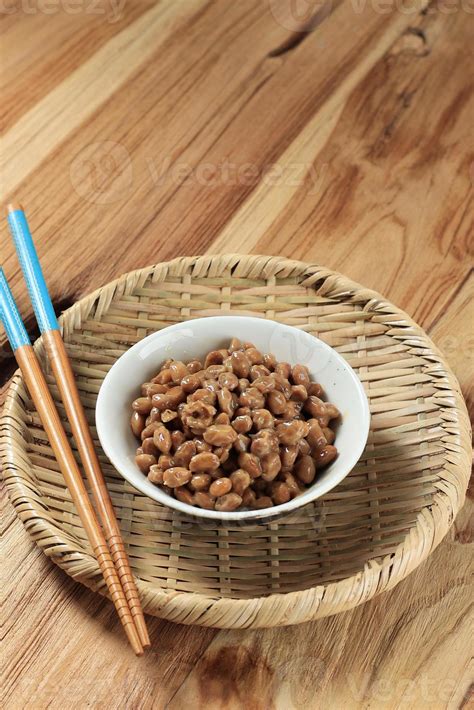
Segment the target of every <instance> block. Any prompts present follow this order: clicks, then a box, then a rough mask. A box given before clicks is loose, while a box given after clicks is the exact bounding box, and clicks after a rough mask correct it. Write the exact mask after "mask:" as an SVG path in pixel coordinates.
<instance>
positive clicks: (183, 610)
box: [0, 254, 471, 628]
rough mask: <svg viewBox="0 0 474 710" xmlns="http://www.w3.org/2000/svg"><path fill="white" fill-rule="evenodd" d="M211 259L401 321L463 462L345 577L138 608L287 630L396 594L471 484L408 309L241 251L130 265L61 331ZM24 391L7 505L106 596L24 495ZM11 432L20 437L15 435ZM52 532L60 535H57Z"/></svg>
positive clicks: (171, 616)
mask: <svg viewBox="0 0 474 710" xmlns="http://www.w3.org/2000/svg"><path fill="white" fill-rule="evenodd" d="M216 261H217V262H219V267H220V268H219V269H218V270H217V272H222V271H224V270H225V269H226V268H229V267H231V268H233V269H236V270H237V271H238V270H239V268H240V269H241V270H243V271H245V269H246V268H248V269H249V270H250V272H252V271H254V272H255V271H258V273H259V277H258V278H267V277H268V276H274V277H276V276H281V275H283V274H284V273H285V272H288V271H289V272H290V273H293V272H294V273H295V275H298V276H299V279H300V281H304V280H306V279H309V280H310V282H311V283H309V284H308V285H309V286H312V287H313V288H314V287H315V286H316V285H317V284H318V282H321V283H323V284H326V282H327V281H328V280H329V281H330V284H329V285H330V286H332V288H331V289H330V290H329V293H330V294H331V295H332V297H333V298H334V297H335V293H333V290H334V289H335V288H336V290H338V291H339V293H340V294H341V295H344V296H345V297H346V299H347V297H348V296H349V300H350V301H352V302H359V303H361V304H362V303H363V304H364V308H365V309H368V310H371V311H374V310H378V311H380V312H381V314H382V313H384V314H385V315H386V317H387V318H388V317H390V316H396V318H397V321H394V322H398V323H399V324H401V322H400V319H401V320H402V321H403V327H404V328H409V329H410V337H413V338H415V339H420V343H419V346H424V347H425V348H427V349H429V350H430V353H431V355H432V357H434V358H435V359H436V360H438V361H439V363H440V364H441V365H442V374H443V375H444V376H445V377H446V378H447V380H448V383H449V387H450V392H451V394H452V395H454V398H455V405H454V406H453V411H455V412H456V417H455V423H456V424H457V433H458V435H459V452H458V453H459V456H458V458H459V461H458V462H457V463H455V464H453V465H454V466H456V467H457V469H458V471H459V475H458V476H457V477H456V480H455V481H450V483H451V491H450V493H448V492H447V490H445V489H442V490H439V491H438V492H437V493H436V494H435V495H434V496H433V500H432V502H431V504H430V505H429V506H425V507H424V508H423V509H422V510H421V511H420V513H419V514H418V516H417V519H416V524H415V525H414V526H413V527H412V528H411V530H410V531H409V533H408V534H407V535H406V537H405V539H404V540H403V542H402V543H400V544H399V545H398V546H397V548H396V550H395V552H393V553H391V554H389V555H386V556H385V557H383V558H382V559H381V558H380V557H377V558H374V559H370V560H368V561H367V562H366V563H365V565H364V569H363V570H361V571H359V572H358V573H356V574H354V575H351V576H349V577H346V578H345V579H343V580H339V581H337V582H328V583H326V584H323V585H317V586H315V587H311V588H309V589H306V590H300V591H296V592H279V593H274V594H271V595H268V596H265V597H251V598H245V599H236V598H224V597H217V596H211V595H206V594H202V593H198V592H185V591H174V590H166V589H161V588H157V587H155V586H154V585H153V584H152V583H149V582H145V581H143V580H141V579H139V578H137V583H138V588H139V591H140V595H141V597H142V600H143V603H144V609H145V611H146V612H147V613H151V614H154V615H156V616H160V617H161V618H165V619H168V620H171V621H176V622H179V623H183V624H196V625H201V626H212V627H216V628H264V627H272V626H281V625H292V624H297V623H303V622H305V621H309V620H313V619H317V618H322V617H324V616H329V615H333V614H336V613H339V612H341V611H347V610H349V609H352V608H354V607H356V606H358V605H359V604H362V603H363V602H365V601H367V600H368V599H370V598H372V597H373V596H376V595H378V594H380V593H382V592H383V591H386V590H388V589H391V588H393V587H394V586H395V585H396V584H398V583H399V582H400V581H402V579H404V578H405V577H406V576H407V575H408V574H409V573H410V572H412V571H413V570H414V569H415V568H416V567H417V566H418V565H419V564H421V562H423V560H425V559H426V558H427V557H428V555H430V554H431V552H433V550H434V549H435V548H436V547H437V545H438V544H439V543H440V542H441V540H442V539H443V538H444V536H445V535H446V533H447V532H448V530H449V528H450V527H451V525H452V523H453V522H454V518H455V516H456V514H457V512H458V511H459V510H460V508H461V507H462V505H463V503H464V498H465V493H466V489H467V485H468V482H469V472H470V457H471V441H470V435H469V432H470V422H469V417H468V413H467V409H466V405H465V402H464V399H463V397H462V393H461V389H460V386H459V383H458V381H457V379H456V377H455V375H454V373H453V372H452V370H451V368H450V367H449V365H448V363H447V362H446V360H445V358H444V356H443V355H442V353H441V351H440V350H439V349H438V348H437V346H436V345H435V344H434V343H433V341H432V340H431V339H430V337H429V336H428V335H427V334H426V333H425V331H424V330H423V329H422V328H421V327H420V326H418V325H417V324H416V323H415V321H413V319H412V318H411V317H410V316H409V315H408V314H407V313H405V312H404V311H402V310H401V309H400V308H398V307H397V306H395V305H394V304H392V303H391V302H390V301H388V300H387V299H385V298H384V297H383V296H382V295H380V294H379V293H377V292H376V291H373V290H371V289H367V288H366V287H364V286H362V285H360V284H358V283H356V282H354V281H352V280H350V279H349V278H347V277H346V276H344V275H342V274H339V273H338V272H336V271H333V270H330V269H327V268H325V267H321V266H319V265H318V264H316V263H314V262H313V263H307V262H302V261H297V260H292V259H287V258H285V257H275V256H259V255H244V254H224V255H220V254H215V255H205V256H189V257H177V258H176V259H173V260H170V261H167V262H161V263H157V264H155V265H151V266H148V267H144V268H141V269H136V270H134V271H131V272H127V273H125V274H123V275H122V276H120V277H119V278H117V279H115V280H113V281H110V282H109V283H107V284H105V285H104V286H102V287H100V288H98V289H96V290H95V291H93V292H92V293H90V294H88V295H86V296H84V297H83V298H81V299H79V300H78V301H77V302H76V303H75V304H73V305H72V306H71V307H70V308H68V309H67V310H66V311H64V313H63V314H62V315H61V317H60V319H59V322H60V327H61V330H62V331H63V332H64V333H65V335H66V336H67V333H68V332H69V331H71V330H76V329H77V328H80V324H81V321H82V320H83V319H84V318H86V317H87V316H88V314H89V313H90V311H91V309H92V307H93V306H94V305H95V304H97V308H96V315H97V312H98V313H99V317H100V313H101V312H102V311H103V310H104V308H107V307H108V305H109V304H110V302H111V300H112V298H113V296H114V294H115V292H116V290H117V289H118V290H119V291H120V290H122V289H123V290H124V291H127V290H129V289H133V288H135V287H136V286H137V285H138V284H139V283H140V282H145V281H146V280H147V278H148V277H149V276H153V277H154V282H156V283H159V281H160V280H164V278H165V277H166V275H167V274H168V272H169V271H170V269H172V268H175V267H176V268H179V267H182V271H183V272H186V271H187V270H188V269H189V268H191V267H192V268H193V270H194V271H196V272H197V273H198V272H199V271H200V270H204V271H207V270H208V269H209V267H211V266H212V265H214V266H215V264H214V262H216ZM257 267H260V268H257ZM214 270H215V271H216V269H214ZM262 272H263V273H262ZM265 272H266V273H265ZM215 275H217V273H216V274H215ZM155 277H156V278H155ZM338 286H339V288H337V287H338ZM34 347H35V350H36V352H37V353H38V354H40V355H42V353H43V345H42V340H41V338H38V340H37V341H36V342H35V344H34ZM22 389H23V380H22V376H21V373H19V371H17V372H16V373H15V374H14V376H13V378H12V381H11V383H10V385H9V387H8V390H7V393H6V399H5V403H4V408H3V411H2V413H1V415H0V431H1V433H0V461H1V462H2V473H3V478H4V480H5V484H6V488H7V491H8V494H9V497H10V500H11V502H12V505H13V506H14V508H15V511H16V513H17V515H18V517H19V518H20V520H21V521H22V522H23V524H24V526H25V528H26V530H27V531H28V532H29V534H30V536H31V537H32V538H33V540H34V541H35V542H36V544H37V545H38V546H39V547H40V548H41V549H43V551H44V552H45V554H46V555H47V556H48V557H50V558H51V559H52V560H53V561H54V562H55V563H56V564H57V565H58V566H60V567H61V568H62V569H64V570H65V571H66V573H67V574H69V576H72V577H73V578H74V579H77V580H78V581H80V582H81V583H82V584H85V586H88V587H89V588H91V589H93V590H94V591H98V592H99V593H101V594H105V589H104V585H103V581H102V580H101V579H100V575H99V570H98V566H97V563H96V561H95V559H94V558H93V557H92V555H90V554H88V553H86V552H84V551H83V550H79V549H74V546H72V545H71V539H70V538H68V534H67V533H66V531H64V530H63V529H62V528H59V527H58V526H57V524H56V523H54V522H50V521H49V520H48V519H47V518H45V517H42V516H41V513H44V510H43V509H42V508H41V505H40V503H39V501H38V502H36V501H35V500H34V496H35V494H34V491H32V490H31V489H29V487H28V486H27V483H26V481H25V480H24V475H23V474H22V473H20V472H19V467H18V464H17V463H16V461H17V453H16V451H15V446H14V440H15V436H14V435H12V432H11V431H10V425H9V420H10V419H11V418H12V417H14V410H15V407H21V405H20V404H19V402H21V398H22ZM15 431H16V430H15ZM16 434H17V436H18V437H20V433H19V432H18V431H16ZM22 440H23V439H22ZM463 462H465V465H464V466H462V463H463ZM442 470H443V471H445V470H446V468H445V467H443V469H442ZM32 493H33V498H32ZM38 521H41V524H40V525H39V528H40V529H38V530H37V529H36V528H35V523H37V522H38ZM58 531H59V532H60V533H61V534H58ZM51 538H52V539H54V540H55V544H54V545H50V544H48V540H49V541H51ZM58 547H59V548H63V549H58Z"/></svg>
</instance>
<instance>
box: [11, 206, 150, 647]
mask: <svg viewBox="0 0 474 710" xmlns="http://www.w3.org/2000/svg"><path fill="white" fill-rule="evenodd" d="M8 213H9V214H8V222H9V225H10V229H11V232H12V236H13V240H14V242H15V248H16V251H17V254H18V258H19V261H20V264H21V268H22V270H23V275H24V277H25V281H26V284H27V287H28V291H29V293H30V298H31V301H32V304H33V307H34V310H35V314H36V318H37V321H38V325H39V326H40V330H41V332H42V334H43V341H44V343H45V347H46V352H47V355H48V358H49V360H50V363H51V367H52V370H53V374H54V377H55V380H56V383H57V385H58V388H59V391H60V394H61V398H62V401H63V403H64V406H65V409H66V414H67V417H68V420H69V422H70V424H71V429H72V433H73V436H74V439H75V441H76V444H77V448H78V451H79V456H80V458H81V461H82V464H83V466H84V470H85V473H86V476H87V478H88V480H89V483H90V487H91V492H92V496H93V498H94V501H95V503H96V506H97V510H98V513H99V518H100V520H101V522H102V525H103V528H104V532H105V538H106V540H107V543H108V545H109V548H110V552H111V555H112V559H113V561H114V564H115V567H116V569H117V572H118V575H119V578H120V581H121V584H122V586H123V590H124V593H125V597H126V599H127V602H128V605H129V607H130V611H131V614H132V617H133V620H134V622H135V625H136V627H137V631H138V635H139V637H140V641H141V643H142V645H143V647H145V648H146V647H148V646H150V638H149V636H148V631H147V628H146V623H145V617H144V615H143V611H142V607H141V604H140V598H139V596H138V590H137V587H136V585H135V580H134V578H133V574H132V570H131V568H130V563H129V561H128V557H127V553H126V551H125V546H124V543H123V540H122V536H121V533H120V528H119V525H118V522H117V518H116V516H115V511H114V508H113V505H112V501H111V499H110V495H109V492H108V490H107V486H106V484H105V480H104V476H103V473H102V469H101V466H100V463H99V459H98V457H97V453H96V451H95V447H94V442H93V439H92V435H91V432H90V429H89V425H88V422H87V418H86V415H85V412H84V408H83V406H82V403H81V399H80V396H79V392H78V390H77V385H76V382H75V379H74V373H73V370H72V367H71V363H70V361H69V357H68V354H67V351H66V347H65V345H64V341H63V339H62V337H61V333H60V331H59V325H58V322H57V319H56V315H55V313H54V308H53V305H52V302H51V298H50V296H49V293H48V289H47V286H46V282H45V279H44V276H43V272H42V269H41V265H40V263H39V259H38V255H37V253H36V249H35V246H34V243H33V238H32V236H31V232H30V229H29V226H28V222H27V220H26V216H25V214H24V211H23V209H22V207H21V205H17V204H11V205H9V206H8Z"/></svg>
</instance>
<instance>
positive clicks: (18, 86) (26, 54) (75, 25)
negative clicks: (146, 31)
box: [0, 0, 153, 131]
mask: <svg viewBox="0 0 474 710" xmlns="http://www.w3.org/2000/svg"><path fill="white" fill-rule="evenodd" d="M152 4H153V3H152V0H127V2H123V0H79V1H78V2H74V0H64V2H54V1H53V2H49V3H48V2H41V0H39V1H38V0H32V1H30V2H23V3H3V5H2V10H1V12H2V26H1V36H2V72H1V74H0V93H1V96H2V101H1V104H0V125H1V126H2V131H7V130H9V129H10V128H12V126H13V125H14V124H15V123H16V122H17V121H18V120H19V119H20V117H21V116H23V114H24V113H26V112H27V111H28V110H29V109H31V108H32V107H33V106H34V105H35V104H36V103H37V102H38V101H39V100H41V99H42V98H43V97H44V96H46V95H47V94H48V93H49V92H51V91H52V90H53V89H54V88H55V87H57V86H58V85H59V84H61V83H62V82H63V81H64V80H65V79H66V78H67V77H68V76H69V75H70V74H72V73H73V72H75V71H76V69H78V68H79V67H80V66H81V65H82V64H83V63H84V62H85V61H87V59H88V58H90V57H91V56H93V55H94V54H95V53H96V52H97V51H98V50H99V49H100V48H101V47H103V46H104V45H105V44H106V43H107V42H109V40H110V39H112V37H114V36H115V35H116V34H118V33H119V32H122V31H123V30H124V29H125V28H126V27H128V26H129V25H130V24H131V23H132V22H134V21H135V20H136V19H138V18H139V17H140V15H141V14H143V13H145V12H146V11H147V10H148V9H149V8H150V7H151V6H152ZM46 48H47V51H45V49H46Z"/></svg>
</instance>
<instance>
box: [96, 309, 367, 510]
mask: <svg viewBox="0 0 474 710" xmlns="http://www.w3.org/2000/svg"><path fill="white" fill-rule="evenodd" d="M230 319H232V320H236V319H237V320H239V321H241V322H249V321H250V322H258V324H259V325H261V323H262V321H265V322H271V323H272V324H273V325H274V326H275V327H277V328H279V329H282V330H286V331H296V332H297V333H298V335H300V336H301V334H303V335H304V336H308V337H309V338H312V339H314V340H316V341H317V342H318V344H319V346H318V347H321V348H322V349H323V350H325V351H327V352H330V353H331V356H332V357H333V358H335V360H336V361H337V362H338V363H339V364H340V365H341V366H342V367H343V368H344V370H345V371H346V372H347V373H348V374H349V376H350V379H351V380H352V383H353V384H354V385H355V390H356V391H357V394H358V395H359V400H360V405H361V410H362V414H363V420H362V421H361V429H360V437H359V438H358V439H357V442H358V443H357V445H355V446H354V448H353V452H352V456H351V457H350V461H349V464H348V465H347V467H345V468H344V469H342V470H341V472H340V473H339V474H337V476H335V477H334V479H333V478H330V479H328V481H326V482H325V483H324V484H321V483H320V484H319V490H318V492H317V494H316V495H314V496H313V497H310V498H309V499H306V500H302V498H303V496H296V497H295V498H293V499H292V500H290V501H288V502H287V503H283V504H281V505H278V506H274V507H269V508H262V509H261V510H244V511H233V512H220V511H216V510H206V509H204V508H198V507H197V506H192V505H188V504H187V503H182V502H181V501H179V500H177V498H174V497H171V496H169V495H168V494H167V493H165V492H164V491H162V490H161V489H160V488H159V487H158V486H157V487H156V489H155V490H154V491H153V494H154V495H151V494H150V492H149V491H148V490H146V488H145V482H146V481H147V479H146V476H144V480H143V484H144V485H143V486H142V485H141V482H140V481H134V480H131V478H130V477H129V476H128V475H127V472H126V470H125V469H124V468H123V467H121V466H120V461H118V460H117V456H116V455H115V453H114V450H113V448H112V446H111V445H110V442H109V440H108V436H107V433H106V432H107V426H106V425H105V420H106V417H107V416H108V415H107V411H106V410H107V407H106V397H107V394H108V390H109V388H111V386H112V383H113V382H114V376H115V373H116V372H117V371H118V370H119V368H120V367H123V364H124V362H127V361H128V360H133V358H134V353H136V352H137V350H138V348H139V347H140V348H142V347H143V346H144V344H146V343H149V342H151V341H153V340H157V339H159V338H160V337H162V336H163V335H165V336H166V335H167V334H169V333H170V332H173V331H178V330H181V329H183V328H186V327H190V326H191V325H193V326H195V325H196V324H197V325H198V327H199V325H200V324H203V323H204V321H206V323H207V324H208V323H209V321H210V320H212V321H223V320H225V321H228V320H230ZM119 363H121V364H120V365H119ZM95 421H96V427H97V434H98V437H99V440H100V444H101V446H102V449H103V451H104V453H105V455H106V456H107V458H108V459H109V461H110V463H111V464H112V466H113V467H114V468H115V470H116V471H117V472H118V473H119V474H120V475H121V476H122V478H124V479H125V480H126V481H127V482H128V483H129V484H130V485H131V486H132V487H133V488H135V490H138V491H139V492H140V493H142V494H143V495H145V496H146V497H147V498H151V499H152V500H154V501H155V502H158V503H161V504H162V505H165V506H167V507H168V508H171V509H172V510H173V509H174V510H177V511H178V512H180V513H182V514H184V515H186V516H187V517H188V518H197V519H200V520H202V519H206V520H213V521H215V522H218V521H221V522H223V521H227V522H235V523H237V524H238V523H239V522H240V523H242V524H252V523H253V524H255V523H259V522H265V523H268V522H271V519H275V518H280V517H282V516H283V515H286V514H288V513H291V512H294V511H295V510H297V509H299V508H302V507H304V506H305V505H309V504H311V503H313V502H314V501H315V500H317V499H318V498H320V497H321V496H323V495H325V494H326V493H328V492H329V491H330V490H332V489H333V488H335V487H336V486H337V485H339V484H340V483H341V481H343V480H344V478H345V477H346V476H347V475H349V473H350V472H351V471H352V470H353V468H354V466H355V465H356V464H357V462H358V461H359V459H360V457H361V455H362V453H363V451H364V449H365V447H366V444H367V439H368V436H369V431H370V407H369V402H368V398H367V394H366V392H365V390H364V387H363V385H362V382H361V380H360V379H359V377H358V376H357V374H356V372H355V371H354V369H353V368H352V367H351V366H350V365H349V363H348V362H347V361H346V360H345V359H344V358H343V357H342V355H340V354H339V353H338V352H337V350H336V349H335V348H332V347H331V346H330V345H328V344H327V343H325V342H324V341H323V340H321V339H320V338H318V337H317V336H315V335H313V334H312V333H307V332H306V331H304V330H302V329H299V328H296V327H295V326H291V325H287V324H286V323H280V322H279V321H276V320H273V319H269V318H258V317H253V316H240V315H239V316H238V315H235V316H234V315H222V316H206V317H203V318H193V319H188V320H184V321H180V322H179V323H173V324H171V325H169V326H166V327H165V328H161V329H160V330H157V331H155V332H153V333H150V334H149V335H147V336H145V338H142V339H141V340H139V341H138V342H137V343H134V344H133V345H132V346H131V347H130V348H128V350H126V351H125V352H124V353H123V354H122V355H120V357H118V358H117V360H116V361H115V362H114V364H113V365H112V367H111V368H110V370H109V371H108V373H107V374H106V376H105V378H104V380H103V382H102V384H101V386H100V389H99V393H98V396H97V401H96V407H95ZM346 469H347V470H346ZM137 470H138V469H137ZM312 488H313V486H310V487H309V488H308V489H307V491H306V492H309V491H311V489H312Z"/></svg>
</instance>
